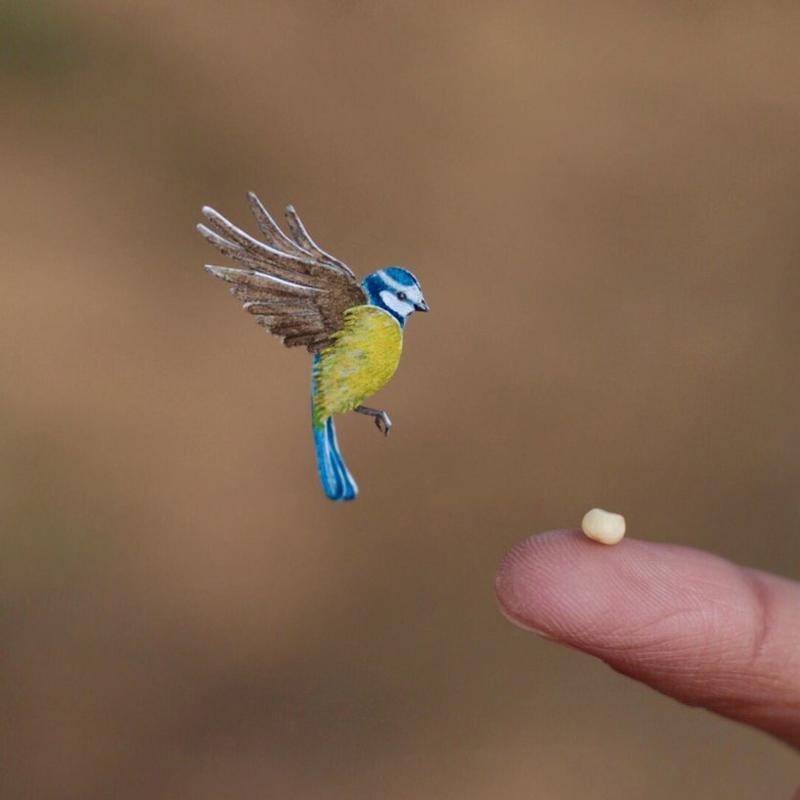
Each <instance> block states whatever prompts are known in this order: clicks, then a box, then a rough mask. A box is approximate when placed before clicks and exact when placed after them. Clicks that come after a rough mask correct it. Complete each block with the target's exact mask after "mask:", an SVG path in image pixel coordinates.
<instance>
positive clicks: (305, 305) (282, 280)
mask: <svg viewBox="0 0 800 800" xmlns="http://www.w3.org/2000/svg"><path fill="white" fill-rule="evenodd" d="M247 200H248V202H249V203H250V210H251V211H252V212H253V216H254V217H255V218H256V223H257V224H258V227H259V229H260V230H261V233H262V234H263V239H264V240H263V241H258V240H257V239H254V238H253V237H252V236H250V234H248V233H245V231H243V230H241V228H237V227H236V226H235V225H234V224H233V223H231V222H229V221H228V220H227V219H225V217H223V216H222V214H220V213H218V212H217V211H214V209H213V208H209V207H208V206H206V207H205V208H203V214H204V216H205V217H206V220H207V222H206V223H205V224H200V225H198V226H197V230H198V231H199V232H200V233H201V234H202V235H203V236H204V237H205V239H206V240H207V241H209V242H210V243H211V244H213V245H214V247H216V248H217V250H219V252H220V253H222V255H224V256H227V257H228V258H230V259H232V260H233V261H235V262H236V263H237V266H235V267H217V266H214V265H212V264H207V265H206V269H207V270H208V271H209V272H210V273H211V274H212V275H215V276H216V277H218V278H221V279H222V280H224V281H227V282H228V283H232V284H233V287H232V288H231V292H232V293H233V294H234V295H235V296H236V297H238V298H239V299H240V300H241V301H242V304H243V307H244V310H245V311H247V312H248V313H250V314H253V315H254V316H255V318H256V322H258V323H259V325H262V326H263V327H265V328H266V329H267V330H268V331H269V332H270V333H274V334H275V335H276V336H279V337H280V338H281V339H282V340H283V343H284V344H285V345H286V346H287V347H294V346H297V345H305V346H306V347H307V348H308V349H309V350H310V351H311V352H317V351H319V350H322V349H323V348H324V347H326V346H327V345H328V344H330V342H331V336H332V335H333V334H334V333H336V331H338V330H341V329H342V328H343V327H344V312H345V311H347V309H348V308H352V307H353V306H359V305H364V304H365V303H366V302H367V296H366V294H365V293H364V290H363V289H362V288H361V287H360V286H359V285H358V281H357V280H356V277H355V275H354V274H353V272H352V271H351V269H350V268H349V267H348V266H347V265H346V264H344V263H343V262H342V261H339V259H338V258H334V257H333V256H332V255H329V254H328V253H326V252H325V251H324V250H323V249H322V248H321V247H319V246H318V245H317V244H316V242H315V241H314V240H313V239H312V238H311V236H309V234H308V231H307V230H306V228H305V226H304V225H303V223H302V222H301V221H300V217H298V216H297V212H296V211H295V210H294V208H293V207H292V206H288V207H287V209H286V221H287V223H288V226H289V232H290V234H291V236H287V235H286V234H285V233H284V232H283V231H282V230H281V229H280V228H279V227H278V225H277V223H276V222H275V220H274V219H273V218H272V217H271V216H270V214H269V212H268V211H267V209H266V208H264V206H263V204H262V203H261V201H260V200H259V199H258V197H256V195H255V194H253V192H249V193H248V195H247Z"/></svg>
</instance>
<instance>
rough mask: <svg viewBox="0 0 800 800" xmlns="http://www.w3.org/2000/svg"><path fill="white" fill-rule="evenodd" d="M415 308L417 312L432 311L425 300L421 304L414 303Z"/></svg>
mask: <svg viewBox="0 0 800 800" xmlns="http://www.w3.org/2000/svg"><path fill="white" fill-rule="evenodd" d="M414 308H416V309H417V311H430V308H428V304H427V303H426V302H425V301H424V300H420V301H419V303H414Z"/></svg>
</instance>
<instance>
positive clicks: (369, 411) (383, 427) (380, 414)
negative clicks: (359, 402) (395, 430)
mask: <svg viewBox="0 0 800 800" xmlns="http://www.w3.org/2000/svg"><path fill="white" fill-rule="evenodd" d="M354 411H355V412H356V413H358V414H366V415H367V416H368V417H372V418H373V419H374V420H375V425H376V427H377V428H378V430H379V431H380V432H381V433H382V434H383V435H384V436H388V435H389V431H390V430H391V429H392V421H391V420H390V419H389V415H388V414H387V413H386V412H385V411H381V410H380V409H378V408H368V407H367V406H356V407H355V409H354Z"/></svg>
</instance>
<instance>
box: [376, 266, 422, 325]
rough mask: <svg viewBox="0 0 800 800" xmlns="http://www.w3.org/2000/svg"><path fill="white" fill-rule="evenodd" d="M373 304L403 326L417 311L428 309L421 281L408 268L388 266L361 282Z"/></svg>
mask: <svg viewBox="0 0 800 800" xmlns="http://www.w3.org/2000/svg"><path fill="white" fill-rule="evenodd" d="M361 286H362V287H363V289H364V291H365V292H366V293H367V296H368V297H369V302H370V304H371V305H373V306H377V307H378V308H382V309H383V310H384V311H388V312H389V313H390V314H391V315H392V316H393V317H394V318H395V319H396V320H397V321H398V322H399V323H400V326H401V327H402V326H403V325H404V324H405V321H406V320H407V319H408V318H409V317H410V316H411V315H412V314H413V313H414V312H415V311H428V310H429V309H428V304H427V303H426V302H425V298H424V297H423V296H422V289H421V288H420V285H419V281H418V280H417V279H416V278H415V277H414V275H413V274H412V273H411V272H409V271H408V270H407V269H403V268H402V267H386V269H379V270H378V271H377V272H373V273H371V274H370V275H367V277H366V278H364V280H363V281H362V283H361Z"/></svg>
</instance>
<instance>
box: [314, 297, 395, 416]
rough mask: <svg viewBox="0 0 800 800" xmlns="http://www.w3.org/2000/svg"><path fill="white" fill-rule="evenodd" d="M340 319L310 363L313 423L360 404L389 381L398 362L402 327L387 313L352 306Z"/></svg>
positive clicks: (366, 307)
mask: <svg viewBox="0 0 800 800" xmlns="http://www.w3.org/2000/svg"><path fill="white" fill-rule="evenodd" d="M344 320H345V321H344V327H343V328H342V330H340V331H339V332H338V333H336V334H335V335H334V342H333V344H332V345H331V346H330V347H327V348H326V349H325V350H323V351H322V352H321V353H320V357H319V360H318V361H317V363H316V365H315V367H314V424H315V425H316V424H319V423H320V422H321V421H323V420H324V419H325V418H326V417H329V416H330V415H331V414H343V413H345V412H346V411H352V410H353V409H354V408H355V407H356V406H358V405H361V403H363V402H364V400H366V398H367V397H369V396H370V395H372V394H375V392H377V391H378V389H380V388H382V387H383V386H384V385H385V384H386V383H387V382H388V381H389V379H390V378H391V377H392V375H394V373H395V370H396V369H397V365H398V363H399V362H400V354H401V353H402V351H403V330H402V328H401V327H400V324H399V323H398V322H397V320H396V319H395V318H394V317H393V316H392V315H391V314H389V313H387V312H386V311H383V310H382V309H380V308H376V307H375V306H354V307H353V308H350V309H348V310H347V311H346V312H345V315H344Z"/></svg>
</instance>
